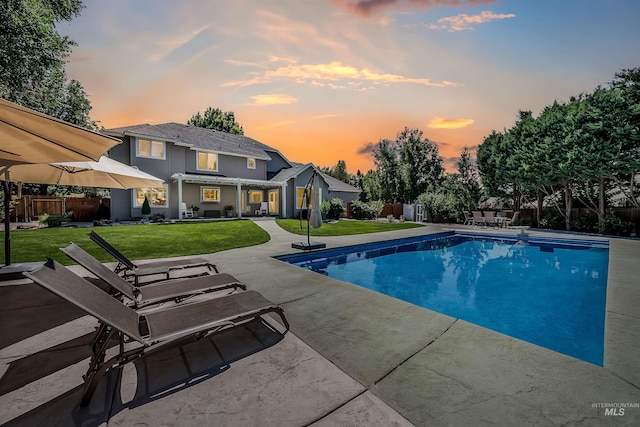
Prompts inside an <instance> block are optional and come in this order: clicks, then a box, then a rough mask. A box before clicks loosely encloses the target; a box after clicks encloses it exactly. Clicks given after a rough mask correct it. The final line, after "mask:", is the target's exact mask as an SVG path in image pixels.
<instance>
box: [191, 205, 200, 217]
mask: <svg viewBox="0 0 640 427" xmlns="http://www.w3.org/2000/svg"><path fill="white" fill-rule="evenodd" d="M189 209H191V210H192V211H193V216H194V217H195V218H197V217H198V211H199V210H200V206H196V205H191V206H189Z"/></svg>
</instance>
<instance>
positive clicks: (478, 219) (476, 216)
mask: <svg viewBox="0 0 640 427" xmlns="http://www.w3.org/2000/svg"><path fill="white" fill-rule="evenodd" d="M471 225H484V217H483V216H482V212H480V211H473V219H472V222H471Z"/></svg>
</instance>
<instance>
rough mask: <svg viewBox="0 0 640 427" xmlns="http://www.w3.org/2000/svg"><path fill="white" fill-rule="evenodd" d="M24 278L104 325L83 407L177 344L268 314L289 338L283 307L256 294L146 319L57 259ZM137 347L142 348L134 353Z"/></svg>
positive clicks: (185, 307) (154, 314)
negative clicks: (139, 363)
mask: <svg viewBox="0 0 640 427" xmlns="http://www.w3.org/2000/svg"><path fill="white" fill-rule="evenodd" d="M24 275H25V276H26V277H28V278H29V279H31V280H33V281H34V282H36V283H37V284H39V285H41V286H42V287H44V288H46V289H48V290H50V291H52V292H53V293H55V294H57V295H58V296H60V297H62V298H64V299H66V300H67V301H69V302H71V303H73V304H75V305H77V306H78V307H79V308H81V309H82V310H84V311H85V312H87V313H88V314H90V315H92V316H94V317H96V318H97V319H98V320H99V321H100V326H99V328H98V332H97V334H96V338H95V339H94V342H93V346H92V350H93V356H92V357H91V361H90V363H89V369H88V370H87V373H86V374H85V375H84V377H83V378H84V381H85V386H84V391H83V393H82V397H81V400H80V406H87V405H88V404H89V402H90V401H91V397H92V396H93V393H94V391H95V389H96V387H97V386H98V383H99V381H100V378H101V377H102V376H103V375H104V374H105V372H107V371H109V370H110V369H114V368H120V367H122V366H124V365H126V364H127V363H129V362H133V361H134V360H136V359H138V358H141V357H144V356H146V355H147V354H149V353H151V352H154V351H156V350H159V349H162V348H166V347H167V346H169V345H171V344H173V345H177V344H179V343H181V342H183V341H186V340H187V339H188V338H194V339H201V338H204V337H206V336H207V335H209V334H211V333H216V332H218V331H220V330H222V329H227V328H233V327H235V326H238V325H242V324H243V323H246V322H248V321H250V320H254V319H257V318H259V317H260V316H261V315H263V314H267V313H274V314H277V315H279V316H280V318H281V319H282V322H283V324H284V326H285V328H286V329H285V331H284V333H286V332H287V331H288V330H289V323H288V321H287V319H286V317H285V316H284V311H283V310H282V308H280V307H278V306H277V305H276V304H273V303H272V302H271V301H269V300H267V299H266V298H264V297H263V296H262V295H261V294H260V293H258V292H256V291H246V292H239V293H235V294H231V295H226V296H223V297H220V298H212V299H209V300H206V301H200V302H197V303H193V304H183V305H176V306H172V307H169V308H167V309H164V310H157V311H153V312H150V313H146V314H144V315H143V314H139V313H137V312H136V311H135V310H133V309H132V308H130V307H127V306H125V305H124V304H122V303H121V302H119V301H118V300H116V299H115V298H112V297H110V296H109V295H108V294H107V293H105V292H103V291H102V290H101V289H99V288H98V287H96V286H94V285H92V284H91V283H89V282H87V281H86V280H85V279H83V278H82V277H80V276H78V275H76V274H75V273H73V272H72V271H71V270H68V269H67V268H65V267H64V266H63V265H61V264H59V263H57V262H56V261H53V260H52V259H49V260H47V262H46V263H45V264H44V265H43V266H41V267H39V268H37V269H36V270H33V271H31V272H27V273H24ZM264 321H265V320H264V319H263V322H264ZM112 339H117V340H118V341H119V346H118V349H119V351H118V354H117V355H116V356H114V357H112V358H110V359H108V360H106V361H105V360H104V359H105V357H106V355H107V350H108V349H110V348H111V347H112V345H113V342H112ZM134 342H137V343H138V344H139V345H137V346H134V348H132V345H133V343H134ZM125 344H126V346H125Z"/></svg>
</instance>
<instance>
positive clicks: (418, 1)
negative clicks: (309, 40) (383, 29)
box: [331, 0, 498, 18]
mask: <svg viewBox="0 0 640 427" xmlns="http://www.w3.org/2000/svg"><path fill="white" fill-rule="evenodd" d="M497 1H498V0H357V1H353V0H331V2H332V3H333V4H335V5H338V6H340V7H342V8H344V9H347V10H349V11H351V12H353V13H355V14H356V15H359V16H362V17H364V18H370V17H371V16H373V15H375V14H377V13H379V12H381V11H383V10H388V9H391V10H409V9H428V8H431V7H438V6H440V7H450V6H471V7H473V6H479V5H488V4H493V3H496V2H497Z"/></svg>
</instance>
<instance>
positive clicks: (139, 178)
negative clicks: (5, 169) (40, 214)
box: [11, 156, 164, 189]
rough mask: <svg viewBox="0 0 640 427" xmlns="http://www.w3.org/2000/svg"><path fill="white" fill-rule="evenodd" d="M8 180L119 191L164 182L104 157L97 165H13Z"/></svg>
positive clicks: (160, 184)
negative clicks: (116, 189)
mask: <svg viewBox="0 0 640 427" xmlns="http://www.w3.org/2000/svg"><path fill="white" fill-rule="evenodd" d="M11 180H12V181H14V182H25V183H29V184H55V185H78V186H83V187H99V188H120V189H129V188H153V187H162V184H163V182H164V181H163V180H161V179H160V178H156V177H155V176H153V175H150V174H148V173H146V172H142V171H141V170H139V169H137V168H134V167H131V166H129V165H125V164H124V163H120V162H118V161H116V160H113V159H110V158H109V157H105V156H102V157H101V158H100V161H98V162H92V161H88V162H61V163H48V164H46V165H15V166H13V167H11Z"/></svg>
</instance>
